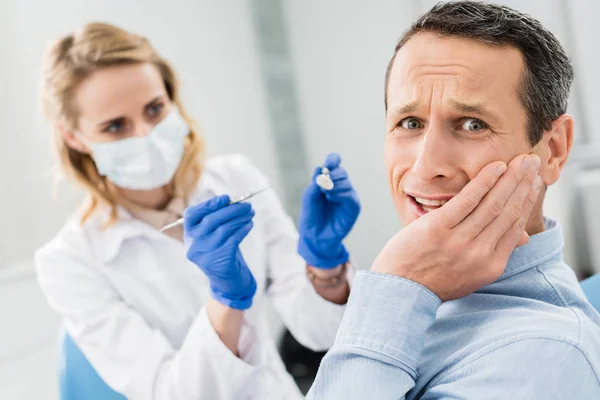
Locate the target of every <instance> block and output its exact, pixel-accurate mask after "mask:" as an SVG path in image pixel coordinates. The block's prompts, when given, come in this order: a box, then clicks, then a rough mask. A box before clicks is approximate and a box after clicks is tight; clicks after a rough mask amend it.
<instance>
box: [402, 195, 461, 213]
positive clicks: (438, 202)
mask: <svg viewBox="0 0 600 400" xmlns="http://www.w3.org/2000/svg"><path fill="white" fill-rule="evenodd" d="M406 196H407V197H408V200H409V202H410V203H411V206H412V208H413V211H414V212H415V213H416V214H417V216H419V217H420V216H423V215H425V214H427V213H428V212H430V211H433V210H437V209H438V208H441V207H442V206H443V205H444V204H446V203H447V202H448V201H449V200H450V199H451V198H452V196H436V197H435V198H428V197H421V196H417V195H410V194H408V193H406Z"/></svg>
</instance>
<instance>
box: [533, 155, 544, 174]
mask: <svg viewBox="0 0 600 400" xmlns="http://www.w3.org/2000/svg"><path fill="white" fill-rule="evenodd" d="M531 162H532V165H531V166H532V167H533V170H534V171H535V172H538V171H539V170H540V165H541V163H542V160H540V158H539V157H538V156H537V155H535V154H533V155H532V156H531Z"/></svg>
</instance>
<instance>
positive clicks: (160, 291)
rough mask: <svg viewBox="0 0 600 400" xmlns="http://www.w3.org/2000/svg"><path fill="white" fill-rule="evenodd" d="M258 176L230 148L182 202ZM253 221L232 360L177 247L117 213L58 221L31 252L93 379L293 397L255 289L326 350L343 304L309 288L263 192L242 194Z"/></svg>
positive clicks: (180, 392)
mask: <svg viewBox="0 0 600 400" xmlns="http://www.w3.org/2000/svg"><path fill="white" fill-rule="evenodd" d="M266 184H267V179H266V178H265V177H264V175H263V174H262V173H261V172H260V171H259V170H258V169H257V168H256V167H255V166H254V165H252V164H251V163H250V162H249V161H248V160H247V159H246V158H244V157H243V156H240V155H234V156H222V157H215V158H212V159H209V160H207V162H206V164H205V170H204V172H203V175H202V178H201V180H200V184H199V185H198V188H197V190H196V191H195V193H194V194H193V195H192V196H191V199H190V204H195V203H198V202H201V201H204V200H206V199H208V198H210V197H212V196H214V195H219V194H225V193H226V194H230V195H232V196H237V195H241V194H244V193H248V192H251V191H253V190H256V189H259V188H262V187H264V186H265V185H266ZM251 202H252V204H253V207H254V209H255V210H256V216H255V218H254V228H253V229H252V231H251V232H250V234H249V235H248V236H247V237H246V239H245V240H244V241H243V242H242V244H241V251H242V254H243V256H244V259H245V260H246V262H247V264H248V266H249V267H250V269H251V270H252V273H253V274H254V277H255V278H256V282H257V286H258V289H257V293H256V296H255V297H254V303H253V306H252V307H251V308H250V309H249V310H247V311H246V312H245V320H244V325H243V328H242V333H241V338H240V354H241V356H240V358H237V357H235V356H234V355H233V354H232V353H231V352H230V351H229V350H228V349H227V348H226V347H225V345H224V344H223V343H222V342H221V341H220V339H219V338H218V336H217V334H216V332H215V331H214V329H213V327H212V325H211V324H210V322H209V320H208V318H207V314H206V309H205V304H206V301H207V299H208V296H209V282H208V279H207V278H206V276H205V275H204V274H203V273H202V271H201V270H200V269H199V268H198V267H197V266H196V265H194V264H193V263H191V262H190V261H188V260H187V258H186V254H185V253H186V252H185V248H184V245H183V244H182V243H181V242H179V241H177V240H175V239H173V238H171V237H169V236H166V235H164V234H161V233H159V232H158V231H157V230H156V229H154V228H152V227H151V226H150V225H148V224H146V223H144V222H142V221H140V220H136V219H134V218H132V217H131V216H130V215H129V214H128V213H127V212H126V211H125V210H123V209H121V210H119V213H120V216H121V219H120V221H119V222H118V223H117V224H115V225H113V226H111V227H109V228H107V229H102V223H103V221H104V215H100V214H98V215H96V216H93V217H92V219H90V220H89V221H88V222H86V223H85V224H84V225H83V226H82V225H80V224H79V223H78V222H77V219H76V218H75V219H74V220H70V221H69V222H68V223H67V224H66V225H65V227H64V228H63V229H62V230H61V231H60V232H59V233H58V234H57V236H56V237H55V238H54V239H53V240H52V241H50V242H49V243H48V244H46V245H45V246H44V247H42V248H41V249H40V250H38V252H37V253H36V268H37V274H38V280H39V283H40V285H41V287H42V290H43V292H44V293H45V295H46V297H47V299H48V301H49V303H50V305H51V306H52V307H53V308H54V309H55V310H56V311H58V312H59V313H60V314H61V315H62V316H63V317H64V320H65V324H66V328H67V330H68V332H69V333H70V335H71V336H72V337H73V339H74V340H75V342H76V343H77V344H78V346H79V347H80V348H81V350H82V352H83V353H84V354H85V355H86V357H87V358H88V359H89V360H90V362H91V363H92V365H93V366H94V367H95V369H96V370H97V371H98V373H99V374H100V376H101V377H102V378H103V379H104V380H105V381H106V382H107V383H108V385H110V386H111V387H112V388H114V389H115V390H116V391H118V392H120V393H123V394H124V395H125V396H126V397H127V398H129V399H142V400H151V399H174V400H175V399H182V400H190V399H210V400H216V399H236V400H237V399H261V400H262V399H296V398H302V396H301V394H300V392H299V391H298V389H297V388H296V386H295V384H294V381H293V379H292V378H291V376H290V375H288V374H287V372H286V370H285V367H284V365H283V363H282V361H281V359H280V357H279V355H278V353H277V350H276V347H275V343H274V341H273V339H272V337H271V335H270V333H269V329H268V323H267V315H266V308H265V307H266V302H267V301H268V300H267V297H269V298H270V300H271V301H272V302H273V304H274V306H275V308H276V309H277V310H278V311H279V313H280V315H281V317H282V319H283V321H284V323H285V325H286V326H287V327H288V328H289V329H290V331H291V332H292V334H293V335H294V336H295V337H296V339H297V340H298V341H300V342H301V343H302V344H304V345H305V346H307V347H309V348H311V349H313V350H324V349H327V348H329V347H330V346H331V345H332V343H333V340H334V337H335V333H336V331H337V328H338V325H339V323H340V321H341V318H342V314H343V311H344V307H343V306H339V305H336V304H333V303H330V302H328V301H326V300H325V299H323V298H322V297H320V296H319V295H318V294H317V293H316V292H315V290H314V288H313V286H312V284H311V283H310V282H309V280H308V279H307V278H306V275H305V262H304V261H303V259H302V258H301V257H299V256H298V255H297V253H296V246H297V232H296V230H295V227H294V225H293V222H292V220H291V219H290V218H289V217H288V216H287V215H286V213H285V212H284V209H283V208H282V206H281V204H280V201H279V200H278V198H277V196H276V195H275V193H274V191H267V192H265V193H262V194H260V195H259V196H256V197H254V198H253V199H252V200H251Z"/></svg>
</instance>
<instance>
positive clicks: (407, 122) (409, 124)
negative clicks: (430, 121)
mask: <svg viewBox="0 0 600 400" xmlns="http://www.w3.org/2000/svg"><path fill="white" fill-rule="evenodd" d="M400 126H401V127H402V128H404V129H408V130H415V129H421V128H423V124H422V123H421V121H419V119H418V118H415V117H408V118H404V119H403V120H402V121H400Z"/></svg>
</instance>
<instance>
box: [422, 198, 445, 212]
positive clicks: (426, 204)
mask: <svg viewBox="0 0 600 400" xmlns="http://www.w3.org/2000/svg"><path fill="white" fill-rule="evenodd" d="M414 199H415V201H416V202H417V204H418V205H420V206H421V208H422V209H423V210H425V211H426V212H429V211H433V210H435V209H438V208H440V207H441V206H443V205H444V204H446V203H447V202H448V200H430V199H423V198H421V197H414Z"/></svg>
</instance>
